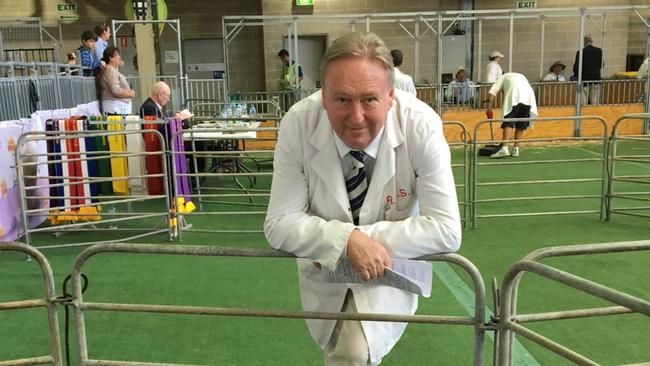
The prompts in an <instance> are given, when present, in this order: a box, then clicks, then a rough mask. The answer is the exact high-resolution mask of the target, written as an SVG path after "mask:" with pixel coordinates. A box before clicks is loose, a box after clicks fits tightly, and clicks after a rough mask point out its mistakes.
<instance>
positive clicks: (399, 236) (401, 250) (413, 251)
mask: <svg viewBox="0 0 650 366" xmlns="http://www.w3.org/2000/svg"><path fill="white" fill-rule="evenodd" d="M417 122H418V123H420V124H421V125H424V124H428V125H429V126H427V127H426V128H417V129H415V130H412V131H410V132H409V133H407V135H406V138H407V139H409V148H410V149H414V151H410V152H409V156H410V158H411V163H412V166H413V169H414V173H415V176H416V178H415V191H416V194H417V201H418V203H419V205H420V210H419V213H418V214H417V215H416V216H412V217H407V218H406V219H404V220H401V221H379V222H376V223H374V224H371V225H364V226H362V227H360V229H361V231H362V232H364V233H366V234H368V235H370V236H371V237H373V238H375V239H377V240H379V241H380V242H381V243H382V244H383V245H384V246H385V247H386V248H387V249H388V252H389V253H390V255H391V257H393V258H415V257H419V256H423V255H427V254H432V253H444V252H455V251H457V250H458V249H459V247H460V242H461V224H460V214H459V210H458V199H457V197H456V187H455V184H454V178H453V174H452V170H451V154H450V151H449V147H448V145H447V142H446V141H445V138H444V135H443V131H442V122H441V121H440V118H439V117H437V116H435V119H434V121H433V122H432V121H431V119H429V120H422V121H417Z"/></svg>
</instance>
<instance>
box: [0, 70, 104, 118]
mask: <svg viewBox="0 0 650 366" xmlns="http://www.w3.org/2000/svg"><path fill="white" fill-rule="evenodd" d="M74 71H77V70H76V69H74V68H71V66H70V65H64V64H53V63H39V62H31V63H21V62H6V63H0V74H1V75H4V77H0V120H2V121H4V120H16V119H19V118H27V117H29V116H30V115H31V114H32V113H33V112H34V111H36V110H53V109H62V108H72V107H75V106H77V105H78V104H84V103H88V102H91V101H93V100H96V99H97V91H96V89H95V78H94V77H83V76H78V75H73V72H74Z"/></svg>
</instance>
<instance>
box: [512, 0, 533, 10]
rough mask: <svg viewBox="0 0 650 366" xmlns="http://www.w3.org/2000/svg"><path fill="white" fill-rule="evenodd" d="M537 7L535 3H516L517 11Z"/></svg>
mask: <svg viewBox="0 0 650 366" xmlns="http://www.w3.org/2000/svg"><path fill="white" fill-rule="evenodd" d="M536 7H537V1H536V0H535V1H517V9H531V8H536Z"/></svg>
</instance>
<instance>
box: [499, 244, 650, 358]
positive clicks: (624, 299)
mask: <svg viewBox="0 0 650 366" xmlns="http://www.w3.org/2000/svg"><path fill="white" fill-rule="evenodd" d="M648 250H650V240H646V241H632V242H621V243H606V244H588V245H571V246H562V247H550V248H543V249H538V250H536V251H534V252H532V253H530V254H528V255H527V256H526V257H524V259H522V260H521V261H519V262H517V263H515V264H514V265H512V266H510V268H509V269H508V271H507V272H506V275H505V276H504V279H503V284H502V289H501V295H500V310H499V314H500V315H499V322H498V329H499V338H498V341H499V345H498V350H499V352H498V354H497V360H498V365H500V366H512V365H514V364H515V360H514V359H513V349H514V344H515V342H514V337H515V334H516V335H520V336H523V337H525V338H527V339H528V340H530V341H532V342H535V343H537V344H538V345H540V346H542V347H544V348H546V349H548V350H550V351H552V352H554V353H556V354H557V355H559V356H561V357H562V358H564V359H567V360H570V361H573V362H575V363H576V364H578V365H587V366H598V365H600V364H599V363H598V362H596V361H594V360H591V359H589V358H587V357H586V356H583V355H581V354H579V353H577V352H576V351H573V350H571V349H568V348H567V347H564V346H562V345H561V344H559V343H557V342H555V341H553V340H551V339H548V338H547V337H545V336H543V335H541V334H539V333H537V332H535V331H532V330H530V329H528V328H526V327H524V326H523V325H522V324H524V323H532V322H540V321H555V320H562V319H576V318H586V317H596V316H606V315H616V314H627V313H640V314H643V315H646V316H648V317H650V301H648V300H644V299H640V298H638V297H635V296H632V295H629V294H626V293H624V292H621V291H618V290H615V289H612V288H610V287H607V286H604V285H601V284H599V283H596V282H593V281H590V280H588V279H585V278H582V277H579V276H576V275H574V274H571V273H568V272H565V271H562V270H559V269H556V268H553V267H551V266H549V265H546V264H542V263H539V261H540V260H541V259H543V258H549V257H566V256H575V255H590V256H593V255H598V254H606V253H625V252H629V253H634V252H640V251H648ZM525 272H531V273H535V274H537V275H539V276H542V277H544V278H547V279H549V280H551V281H554V282H558V283H561V284H563V285H565V286H568V287H570V288H573V289H576V290H579V291H581V292H584V293H586V294H589V295H592V296H594V297H597V298H600V299H603V300H606V301H608V302H610V303H613V304H614V305H616V306H610V307H599V308H588V309H576V310H564V311H554V312H542V313H533V314H518V313H517V296H518V291H519V283H520V281H521V279H522V276H523V274H524V273H525ZM647 364H648V363H643V365H647ZM637 365H642V364H641V363H638V364H637Z"/></svg>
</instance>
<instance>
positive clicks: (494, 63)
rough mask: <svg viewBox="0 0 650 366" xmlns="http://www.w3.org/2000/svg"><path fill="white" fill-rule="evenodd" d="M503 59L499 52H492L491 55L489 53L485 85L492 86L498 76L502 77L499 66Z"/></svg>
mask: <svg viewBox="0 0 650 366" xmlns="http://www.w3.org/2000/svg"><path fill="white" fill-rule="evenodd" d="M503 57H504V56H503V54H502V53H501V52H499V51H492V53H490V62H489V63H488V64H487V68H486V69H485V82H486V83H490V84H492V83H493V82H495V81H497V79H498V78H499V76H501V75H503V70H502V69H501V65H499V63H501V59H502V58H503Z"/></svg>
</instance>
